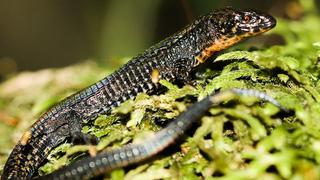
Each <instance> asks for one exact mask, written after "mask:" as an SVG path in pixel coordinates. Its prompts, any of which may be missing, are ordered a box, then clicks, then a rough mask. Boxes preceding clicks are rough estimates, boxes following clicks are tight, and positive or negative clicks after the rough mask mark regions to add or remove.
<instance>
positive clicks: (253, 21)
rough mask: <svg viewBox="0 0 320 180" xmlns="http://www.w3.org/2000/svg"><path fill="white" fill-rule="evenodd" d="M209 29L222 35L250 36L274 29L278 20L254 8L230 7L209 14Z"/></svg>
mask: <svg viewBox="0 0 320 180" xmlns="http://www.w3.org/2000/svg"><path fill="white" fill-rule="evenodd" d="M207 23H208V27H209V30H210V29H211V30H213V31H214V32H215V33H217V34H218V35H219V34H220V35H221V36H227V37H232V36H242V37H250V36H253V35H257V34H260V33H263V32H266V31H268V30H270V29H272V28H273V27H274V26H275V25H276V20H275V19H274V18H273V17H272V16H270V15H268V14H265V13H260V12H257V11H253V10H244V11H237V10H233V9H230V8H226V9H222V10H218V11H214V12H212V13H211V14H210V15H209V16H208V22H207Z"/></svg>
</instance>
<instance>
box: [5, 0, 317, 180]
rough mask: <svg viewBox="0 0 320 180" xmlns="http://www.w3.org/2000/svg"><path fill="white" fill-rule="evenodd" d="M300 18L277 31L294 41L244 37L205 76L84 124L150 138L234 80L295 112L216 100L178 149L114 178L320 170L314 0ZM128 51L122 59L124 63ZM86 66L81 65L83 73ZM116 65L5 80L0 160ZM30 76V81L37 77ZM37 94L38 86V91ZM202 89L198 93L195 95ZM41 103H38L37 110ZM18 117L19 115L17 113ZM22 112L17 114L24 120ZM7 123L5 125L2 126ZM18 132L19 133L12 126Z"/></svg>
mask: <svg viewBox="0 0 320 180" xmlns="http://www.w3.org/2000/svg"><path fill="white" fill-rule="evenodd" d="M301 4H302V6H303V8H304V9H305V14H304V16H303V17H302V19H301V20H299V21H288V20H285V19H281V18H277V20H278V25H277V27H276V28H275V29H274V30H273V31H272V32H271V33H272V34H277V35H278V36H280V37H282V38H283V39H284V41H285V44H284V45H273V46H270V47H265V48H264V49H263V48H262V49H259V50H254V51H248V50H247V48H245V47H244V49H241V48H243V46H238V47H236V48H233V49H238V50H237V51H234V50H232V51H231V50H229V52H226V53H224V54H222V55H220V56H218V57H217V59H216V60H215V61H213V62H212V66H213V67H217V68H211V69H207V70H205V71H204V72H203V73H202V75H201V78H199V79H197V82H198V86H196V87H191V86H184V87H182V88H179V87H177V86H175V85H173V84H171V83H169V82H166V81H161V83H162V85H164V86H165V87H166V88H167V89H168V91H167V92H166V93H164V94H161V95H152V96H149V95H146V94H140V95H139V96H138V97H137V98H136V99H135V100H128V101H126V102H125V103H123V104H122V105H121V106H120V107H118V108H115V109H114V110H113V112H112V114H111V115H110V116H100V117H98V118H97V119H96V120H95V122H94V123H93V124H88V125H87V126H85V127H84V128H83V131H84V132H86V133H91V134H94V135H96V136H98V137H100V138H101V141H100V143H99V144H98V145H97V146H96V149H97V150H99V151H100V150H104V149H108V148H118V147H121V146H122V145H124V144H127V143H128V142H134V143H135V142H142V141H143V139H145V138H147V137H149V136H150V134H152V133H153V132H154V131H158V130H159V129H161V128H162V125H161V123H156V122H158V121H159V120H161V121H162V123H167V122H170V121H172V120H174V118H175V117H177V116H178V115H179V114H180V113H181V112H183V111H185V110H186V108H187V107H188V106H190V104H193V103H195V102H196V99H200V98H202V97H204V96H206V95H207V94H209V93H211V92H213V91H216V90H221V91H223V90H225V89H229V88H233V87H237V88H250V89H256V90H260V91H263V92H266V93H267V94H268V95H270V96H272V97H274V98H276V99H277V100H278V101H279V102H280V103H281V104H282V105H283V106H284V107H286V108H288V109H292V110H293V111H294V114H293V115H290V116H284V115H283V114H281V110H280V109H278V108H277V107H275V106H273V105H272V104H269V103H264V104H263V105H262V104H261V102H260V100H258V99H256V98H248V97H238V98H234V99H231V100H229V101H227V102H225V103H222V104H220V105H215V106H213V107H212V108H211V110H210V113H209V114H208V115H207V116H205V117H203V118H202V119H201V120H199V126H198V127H197V128H196V129H195V133H194V134H191V135H190V134H189V136H188V137H186V138H185V139H184V140H183V141H182V144H177V145H175V148H174V149H176V150H177V151H175V152H171V153H169V154H168V153H165V154H161V155H159V156H158V157H157V158H156V159H154V161H151V162H149V163H147V164H142V165H139V166H137V167H134V168H132V169H126V170H124V169H118V170H115V171H112V172H111V173H110V174H106V177H107V178H110V179H161V178H162V179H203V177H204V178H206V179H258V178H259V179H297V180H298V179H320V158H319V157H320V153H319V152H320V123H319V117H320V94H319V92H320V81H319V76H320V72H319V60H320V36H319V34H320V23H319V22H320V17H319V12H317V10H316V9H315V8H314V7H315V6H314V4H313V1H311V0H304V1H302V0H301ZM125 61H127V59H122V61H121V62H122V63H124V62H125ZM80 72H81V73H80ZM110 72H112V70H110V69H106V68H103V69H102V68H98V67H97V66H96V64H94V63H85V64H80V65H77V66H74V67H70V68H65V69H57V70H44V71H40V72H35V73H30V74H20V75H17V76H16V77H14V78H12V79H11V80H8V81H7V82H5V83H3V84H2V85H1V86H0V130H1V131H0V136H1V137H2V138H1V142H0V162H1V163H0V164H1V166H0V169H1V168H2V167H3V164H4V162H5V159H6V158H7V155H8V153H9V152H10V150H11V148H12V146H13V145H14V141H16V140H17V139H18V138H19V137H20V136H21V134H22V131H23V130H24V129H26V128H27V126H28V125H30V124H32V122H34V121H35V119H36V117H38V116H39V115H40V114H41V113H42V112H44V111H45V110H46V109H47V108H48V107H49V106H51V105H52V104H54V103H56V102H58V101H59V100H61V99H62V98H63V97H65V96H67V95H69V94H72V93H74V92H76V91H77V90H79V89H82V88H83V87H85V86H87V85H89V84H90V83H92V82H94V81H96V80H98V79H100V78H101V77H103V76H104V75H105V74H108V73H110ZM31 79H32V83H31V84H25V83H22V82H25V81H26V82H30V80H31ZM35 94H36V95H35ZM192 97H197V98H192ZM30 109H32V111H30ZM15 121H17V122H15ZM14 122H15V123H14ZM2 130H3V131H2ZM8 134H10V136H8ZM89 148H90V147H89V146H86V145H77V146H71V145H70V144H68V143H64V144H62V145H61V146H59V147H57V148H55V150H54V151H53V152H52V153H51V155H50V156H49V158H48V159H49V162H48V163H47V164H45V165H44V166H43V167H41V168H40V170H39V173H40V174H42V173H48V172H51V171H53V170H55V169H57V168H59V167H61V166H62V165H65V164H68V163H70V162H71V161H73V160H75V159H76V158H77V157H79V156H80V155H83V154H87V153H88V150H89Z"/></svg>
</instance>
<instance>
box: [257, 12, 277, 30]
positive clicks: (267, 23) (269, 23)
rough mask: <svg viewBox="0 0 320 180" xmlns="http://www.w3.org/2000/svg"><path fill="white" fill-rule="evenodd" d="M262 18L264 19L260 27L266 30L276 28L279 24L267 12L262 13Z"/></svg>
mask: <svg viewBox="0 0 320 180" xmlns="http://www.w3.org/2000/svg"><path fill="white" fill-rule="evenodd" d="M260 19H261V21H262V23H261V27H260V29H261V30H262V31H264V32H265V31H268V30H270V29H272V28H274V27H275V26H276V24H277V21H276V19H275V18H274V17H272V16H270V15H267V14H264V15H261V16H260Z"/></svg>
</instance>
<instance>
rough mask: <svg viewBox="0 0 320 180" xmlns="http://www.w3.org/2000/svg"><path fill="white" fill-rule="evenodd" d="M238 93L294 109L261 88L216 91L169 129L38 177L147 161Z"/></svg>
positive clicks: (58, 177)
mask: <svg viewBox="0 0 320 180" xmlns="http://www.w3.org/2000/svg"><path fill="white" fill-rule="evenodd" d="M235 95H237V96H252V97H257V98H258V99H260V100H264V101H267V102H269V103H271V104H273V105H275V106H277V107H278V108H279V109H280V110H282V111H283V112H285V113H288V114H289V113H290V110H288V109H286V108H284V107H282V106H281V105H280V104H279V102H278V101H277V100H275V99H274V98H272V97H270V96H268V95H267V94H265V93H263V92H260V91H257V90H252V89H236V88H233V89H229V90H226V91H222V92H218V93H215V92H214V93H213V94H212V95H209V96H207V97H205V98H203V99H202V100H200V101H199V102H197V103H195V104H193V105H192V106H191V107H190V108H188V109H187V110H186V111H185V112H183V113H181V114H180V115H179V116H178V117H177V118H176V119H175V120H174V121H172V122H170V123H169V124H168V125H167V126H166V127H165V128H163V129H162V130H160V131H158V132H156V133H155V134H154V135H153V136H152V137H151V138H148V139H146V140H144V141H143V142H142V143H136V144H134V143H131V144H128V145H125V146H123V147H121V148H118V149H111V150H108V151H105V152H102V153H99V154H98V155H96V156H94V157H86V158H83V159H80V160H78V161H76V162H74V163H71V164H70V165H69V166H66V167H62V168H61V169H58V170H57V171H54V172H53V173H51V174H48V175H45V176H40V177H37V179H44V180H45V179H54V180H63V179H90V178H92V177H94V176H98V175H102V174H104V173H106V172H110V171H111V170H114V169H117V168H120V167H125V166H128V165H132V164H136V163H141V162H144V161H145V160H147V159H148V158H151V157H153V156H155V155H156V154H158V153H160V152H161V151H163V150H164V149H166V148H167V147H169V146H170V145H172V144H174V143H176V141H177V140H178V139H179V138H180V137H181V136H182V135H183V134H185V132H186V131H187V130H188V129H189V128H190V127H191V125H192V124H194V123H195V122H196V121H197V120H198V119H200V118H201V117H202V116H203V115H204V114H205V113H206V112H207V111H208V110H209V109H210V107H211V106H212V105H214V104H219V103H221V102H224V101H225V100H228V99H231V98H233V96H235Z"/></svg>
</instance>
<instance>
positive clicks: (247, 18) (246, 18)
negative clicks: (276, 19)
mask: <svg viewBox="0 0 320 180" xmlns="http://www.w3.org/2000/svg"><path fill="white" fill-rule="evenodd" d="M250 20H251V18H250V16H248V15H245V16H244V17H243V21H244V22H245V23H248V22H249V21H250Z"/></svg>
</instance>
